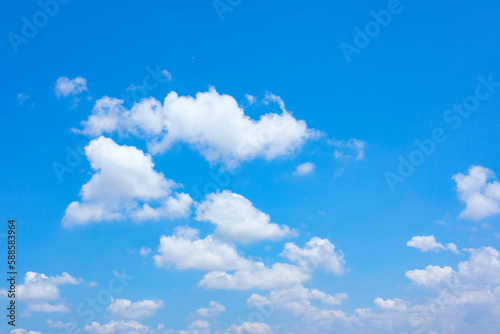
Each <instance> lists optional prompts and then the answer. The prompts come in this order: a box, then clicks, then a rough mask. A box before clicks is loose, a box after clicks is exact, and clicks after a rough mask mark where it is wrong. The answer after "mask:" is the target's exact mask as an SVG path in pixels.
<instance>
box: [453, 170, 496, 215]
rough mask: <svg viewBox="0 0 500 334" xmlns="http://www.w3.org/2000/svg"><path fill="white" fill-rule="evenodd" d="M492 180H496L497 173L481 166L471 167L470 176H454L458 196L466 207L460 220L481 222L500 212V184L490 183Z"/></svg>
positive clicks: (459, 174)
mask: <svg viewBox="0 0 500 334" xmlns="http://www.w3.org/2000/svg"><path fill="white" fill-rule="evenodd" d="M490 179H495V173H493V171H492V170H490V169H488V168H485V167H481V166H472V167H470V168H469V174H468V175H464V174H461V173H458V174H456V175H454V176H453V180H455V182H456V183H457V192H458V196H459V198H460V200H461V201H462V202H465V205H466V207H465V209H464V210H463V211H462V212H461V213H460V215H459V218H466V219H472V220H481V219H483V218H485V217H487V216H491V215H494V214H497V213H499V212H500V182H498V181H492V182H488V180H490Z"/></svg>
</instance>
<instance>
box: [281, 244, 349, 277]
mask: <svg viewBox="0 0 500 334" xmlns="http://www.w3.org/2000/svg"><path fill="white" fill-rule="evenodd" d="M281 255H282V256H283V257H285V258H287V259H288V260H290V261H292V262H294V263H297V264H298V265H299V266H300V267H302V268H309V269H312V270H314V269H316V268H320V269H324V270H325V271H327V272H331V273H334V274H337V275H341V274H343V273H344V264H345V261H344V253H343V252H342V251H336V250H335V246H334V245H332V243H330V241H328V239H321V238H318V237H313V238H312V239H311V240H309V241H308V242H307V243H306V245H305V247H304V248H300V247H298V246H297V245H295V244H294V243H292V242H288V243H286V244H285V248H284V250H283V252H282V253H281Z"/></svg>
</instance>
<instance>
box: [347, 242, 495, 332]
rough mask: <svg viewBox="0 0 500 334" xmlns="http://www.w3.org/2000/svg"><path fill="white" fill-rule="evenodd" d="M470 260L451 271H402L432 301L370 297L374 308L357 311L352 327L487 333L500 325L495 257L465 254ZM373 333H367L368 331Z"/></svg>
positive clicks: (483, 252)
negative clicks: (429, 294)
mask: <svg viewBox="0 0 500 334" xmlns="http://www.w3.org/2000/svg"><path fill="white" fill-rule="evenodd" d="M469 252H470V253H471V254H470V258H469V259H468V260H467V261H463V262H460V263H459V264H458V270H457V271H454V270H453V269H452V268H451V267H449V266H445V267H438V266H428V267H427V268H426V269H425V270H412V271H408V272H407V273H406V276H407V277H408V278H410V279H411V280H412V281H413V282H414V283H416V284H417V286H423V287H425V290H426V291H427V292H429V291H431V292H435V293H437V296H436V297H431V296H429V297H424V296H419V297H418V298H412V299H411V300H403V299H399V298H395V299H392V300H391V299H388V300H384V299H382V298H377V299H375V304H376V305H377V306H378V307H377V308H373V309H357V310H356V316H357V319H356V323H358V324H360V326H363V329H372V328H373V333H379V332H384V333H391V334H392V333H394V334H396V333H403V332H411V333H414V332H415V333H416V332H418V333H450V334H451V333H457V334H458V333H464V334H465V333H480V332H485V333H489V332H492V329H493V331H495V329H496V328H498V326H500V318H499V317H498V314H500V307H499V305H500V285H499V284H500V253H499V252H498V251H497V250H496V249H494V248H491V247H484V248H480V249H471V250H469ZM367 332H369V333H372V332H371V331H367Z"/></svg>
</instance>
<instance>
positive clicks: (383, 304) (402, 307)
mask: <svg viewBox="0 0 500 334" xmlns="http://www.w3.org/2000/svg"><path fill="white" fill-rule="evenodd" d="M374 303H375V304H376V305H377V306H379V307H380V308H382V309H385V310H394V311H406V309H407V302H406V301H405V300H402V299H399V298H395V299H386V300H384V299H382V298H380V297H379V298H375V300H374Z"/></svg>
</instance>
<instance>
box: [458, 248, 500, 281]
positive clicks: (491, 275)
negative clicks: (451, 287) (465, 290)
mask: <svg viewBox="0 0 500 334" xmlns="http://www.w3.org/2000/svg"><path fill="white" fill-rule="evenodd" d="M470 252H471V255H470V258H469V260H468V261H464V262H460V263H459V264H458V269H459V271H458V277H459V279H460V281H461V282H463V283H464V284H465V283H474V284H490V285H491V284H500V253H499V252H498V251H497V250H496V249H495V248H492V247H484V248H480V249H477V250H470Z"/></svg>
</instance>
